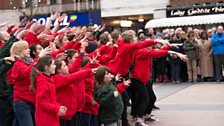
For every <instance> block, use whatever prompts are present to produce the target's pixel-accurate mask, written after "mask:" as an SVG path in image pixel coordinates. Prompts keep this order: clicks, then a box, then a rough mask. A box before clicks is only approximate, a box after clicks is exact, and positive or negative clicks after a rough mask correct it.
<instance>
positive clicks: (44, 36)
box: [37, 34, 54, 41]
mask: <svg viewBox="0 0 224 126" xmlns="http://www.w3.org/2000/svg"><path fill="white" fill-rule="evenodd" d="M37 39H39V40H41V41H52V40H53V39H54V36H53V35H47V34H39V35H38V36H37Z"/></svg>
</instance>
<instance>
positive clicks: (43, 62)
mask: <svg viewBox="0 0 224 126" xmlns="http://www.w3.org/2000/svg"><path fill="white" fill-rule="evenodd" d="M52 62H53V58H52V57H51V56H50V55H46V56H43V57H40V58H39V59H38V61H37V64H35V65H34V66H33V68H32V70H31V73H30V80H31V85H30V89H31V90H33V91H35V90H36V77H37V76H39V73H40V72H44V71H45V68H44V67H45V66H50V65H51V64H52Z"/></svg>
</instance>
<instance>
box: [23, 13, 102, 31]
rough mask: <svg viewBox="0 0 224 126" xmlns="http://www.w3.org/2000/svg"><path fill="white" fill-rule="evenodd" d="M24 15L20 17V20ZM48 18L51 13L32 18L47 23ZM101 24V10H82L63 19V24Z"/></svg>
mask: <svg viewBox="0 0 224 126" xmlns="http://www.w3.org/2000/svg"><path fill="white" fill-rule="evenodd" d="M22 18H23V17H20V20H21V19H22ZM48 20H50V15H47V16H46V15H43V16H37V17H35V18H33V19H32V21H34V22H40V23H41V24H43V25H45V24H46V23H47V22H48ZM57 22H58V20H57V19H56V20H55V21H54V22H53V23H52V26H55V25H56V24H57ZM94 24H97V25H101V12H100V11H91V12H82V13H68V14H67V16H66V17H65V19H64V20H63V21H62V23H61V26H62V27H64V26H90V25H94Z"/></svg>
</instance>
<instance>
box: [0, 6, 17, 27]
mask: <svg viewBox="0 0 224 126" xmlns="http://www.w3.org/2000/svg"><path fill="white" fill-rule="evenodd" d="M19 16H20V14H19V12H18V11H15V10H0V23H4V22H9V23H13V24H16V25H18V24H19ZM4 29H5V28H2V29H1V30H4Z"/></svg>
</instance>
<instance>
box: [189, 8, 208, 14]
mask: <svg viewBox="0 0 224 126" xmlns="http://www.w3.org/2000/svg"><path fill="white" fill-rule="evenodd" d="M187 13H188V15H195V14H205V13H210V9H207V8H206V9H200V8H197V9H190V10H188V11H187Z"/></svg>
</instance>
